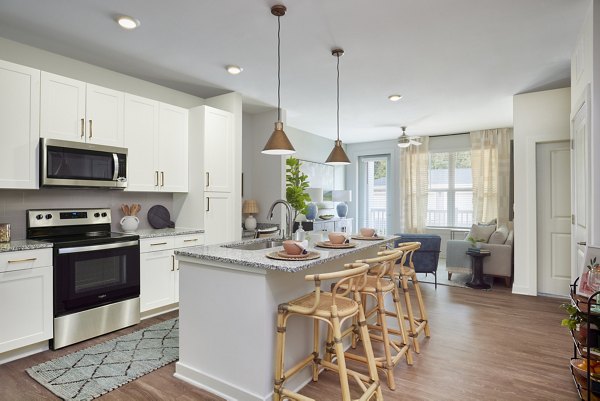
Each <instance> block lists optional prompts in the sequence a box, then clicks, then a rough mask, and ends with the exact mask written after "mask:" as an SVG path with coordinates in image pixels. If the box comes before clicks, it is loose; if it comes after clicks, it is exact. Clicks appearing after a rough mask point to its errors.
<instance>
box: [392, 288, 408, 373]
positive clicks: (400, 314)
mask: <svg viewBox="0 0 600 401" xmlns="http://www.w3.org/2000/svg"><path fill="white" fill-rule="evenodd" d="M392 299H393V301H394V306H395V308H396V319H397V320H398V330H400V337H401V338H402V343H403V344H408V335H407V334H406V328H405V327H404V311H403V310H402V304H401V303H400V294H399V293H398V288H397V287H396V286H394V292H393V293H392ZM406 363H407V364H408V365H412V364H413V357H412V353H411V352H410V348H409V349H408V350H407V351H406Z"/></svg>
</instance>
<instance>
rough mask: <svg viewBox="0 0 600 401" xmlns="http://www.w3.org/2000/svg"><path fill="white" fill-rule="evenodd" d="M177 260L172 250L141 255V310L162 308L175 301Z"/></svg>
mask: <svg viewBox="0 0 600 401" xmlns="http://www.w3.org/2000/svg"><path fill="white" fill-rule="evenodd" d="M174 271H175V258H174V255H173V251H172V250H170V249H169V250H166V251H156V252H145V253H141V254H140V310H141V311H142V312H145V311H147V310H151V309H155V308H160V307H161V306H165V305H169V304H172V303H173V302H175V301H174V286H175V284H174V281H173V280H174V277H175V273H174Z"/></svg>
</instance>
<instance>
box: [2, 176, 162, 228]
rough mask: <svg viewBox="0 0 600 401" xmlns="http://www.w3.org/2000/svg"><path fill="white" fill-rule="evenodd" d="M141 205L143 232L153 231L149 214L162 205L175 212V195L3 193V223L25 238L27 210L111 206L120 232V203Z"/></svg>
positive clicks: (114, 224)
mask: <svg viewBox="0 0 600 401" xmlns="http://www.w3.org/2000/svg"><path fill="white" fill-rule="evenodd" d="M123 203H126V204H132V203H139V204H140V205H142V210H141V212H140V213H138V217H139V219H140V225H139V228H140V229H144V228H152V227H151V226H150V224H149V223H148V219H147V218H146V214H147V213H148V209H150V208H151V207H152V206H154V205H163V206H164V207H166V208H167V209H168V210H169V212H171V213H172V212H173V195H172V194H170V193H155V192H124V191H117V190H99V189H61V188H48V189H40V190H31V191H25V190H6V189H3V190H0V223H10V225H11V237H12V238H13V239H23V238H25V235H26V233H25V229H26V221H25V211H26V210H27V209H59V208H78V207H79V208H94V207H108V208H110V210H111V213H112V229H113V231H120V228H121V227H120V224H119V221H120V220H121V218H122V217H123V212H121V208H120V206H121V204H123Z"/></svg>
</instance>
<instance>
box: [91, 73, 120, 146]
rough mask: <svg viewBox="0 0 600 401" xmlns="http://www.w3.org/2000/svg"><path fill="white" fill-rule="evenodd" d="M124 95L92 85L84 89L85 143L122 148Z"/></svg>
mask: <svg viewBox="0 0 600 401" xmlns="http://www.w3.org/2000/svg"><path fill="white" fill-rule="evenodd" d="M124 97H125V96H124V93H123V92H119V91H116V90H113V89H108V88H103V87H101V86H96V85H92V84H87V87H86V112H85V114H86V117H87V122H86V124H87V125H86V129H87V131H86V141H87V142H89V143H96V144H99V145H109V146H119V147H122V146H123V101H124Z"/></svg>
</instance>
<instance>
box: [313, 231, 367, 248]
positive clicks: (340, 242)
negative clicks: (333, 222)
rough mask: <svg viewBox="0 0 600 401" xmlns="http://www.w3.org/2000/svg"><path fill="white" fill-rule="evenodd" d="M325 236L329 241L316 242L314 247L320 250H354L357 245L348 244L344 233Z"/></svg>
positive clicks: (354, 243) (332, 233)
mask: <svg viewBox="0 0 600 401" xmlns="http://www.w3.org/2000/svg"><path fill="white" fill-rule="evenodd" d="M327 236H328V238H329V241H322V242H317V243H316V244H315V245H316V246H318V247H320V248H329V249H348V248H354V247H355V246H356V245H357V243H356V242H350V240H349V239H348V235H347V234H346V233H342V232H331V233H329V234H327Z"/></svg>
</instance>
